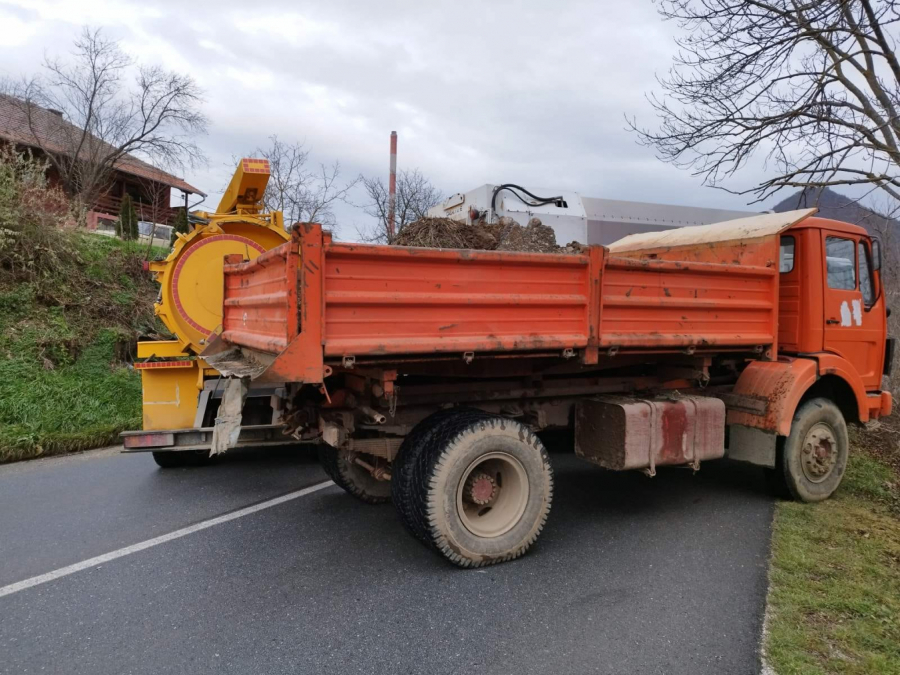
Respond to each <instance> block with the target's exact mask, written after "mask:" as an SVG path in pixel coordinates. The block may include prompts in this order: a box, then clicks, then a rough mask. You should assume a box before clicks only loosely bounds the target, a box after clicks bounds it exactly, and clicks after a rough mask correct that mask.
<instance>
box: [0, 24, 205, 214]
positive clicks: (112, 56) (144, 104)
mask: <svg viewBox="0 0 900 675" xmlns="http://www.w3.org/2000/svg"><path fill="white" fill-rule="evenodd" d="M43 68H44V73H43V74H42V75H39V76H35V77H33V78H30V79H26V80H24V81H22V82H19V83H6V84H5V86H4V87H3V89H4V90H5V93H7V94H9V95H11V96H12V100H13V102H14V103H15V105H17V106H18V107H19V110H20V111H21V113H22V115H23V117H24V119H25V120H26V123H27V127H28V135H29V137H30V138H29V140H28V144H29V145H33V146H36V147H37V148H39V149H40V150H41V151H42V153H43V154H44V155H45V156H46V157H47V159H48V161H49V162H50V164H51V166H52V167H53V168H54V169H55V170H56V172H57V173H58V175H59V179H60V181H61V183H62V185H63V187H64V188H65V189H66V191H67V192H68V193H69V194H71V195H72V196H73V197H74V198H75V199H76V200H77V201H78V202H80V205H81V206H82V207H83V208H87V207H89V206H90V205H91V204H92V203H93V202H94V201H95V200H96V198H97V197H98V196H100V195H101V194H103V192H104V191H105V190H107V189H108V187H109V183H110V180H109V179H110V176H111V173H112V171H113V169H114V168H115V167H117V166H118V165H120V164H127V162H128V161H133V160H132V158H131V157H129V155H133V156H136V157H140V158H145V159H147V160H150V161H153V162H154V163H156V164H157V165H161V166H166V167H169V168H172V167H176V166H184V165H193V164H195V163H196V162H198V161H201V160H202V159H203V154H202V152H201V150H200V148H199V147H198V146H197V145H196V143H195V142H194V138H196V136H197V135H198V134H201V133H204V132H205V130H206V125H207V119H206V117H205V116H204V115H203V114H202V113H201V112H200V111H199V106H200V104H201V102H202V99H201V92H200V89H199V88H198V87H197V85H196V83H195V82H194V80H193V79H192V78H191V77H189V76H187V75H179V74H177V73H172V72H168V71H165V70H163V69H162V68H160V67H158V66H144V65H137V66H136V65H135V64H134V63H133V62H132V60H131V59H130V58H129V57H128V56H127V55H126V54H125V53H124V52H123V51H122V50H121V48H120V47H119V45H118V43H116V42H115V41H112V40H109V39H107V38H106V37H104V36H103V34H102V33H101V31H100V30H99V29H96V30H91V29H88V28H85V29H84V30H83V32H82V34H81V36H80V37H79V38H78V39H77V40H76V41H75V49H74V51H73V53H72V55H71V58H70V59H68V60H62V59H57V58H49V57H48V58H47V59H45V62H44V64H43ZM131 76H133V77H134V80H133V81H130V78H131Z"/></svg>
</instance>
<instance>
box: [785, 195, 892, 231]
mask: <svg viewBox="0 0 900 675" xmlns="http://www.w3.org/2000/svg"><path fill="white" fill-rule="evenodd" d="M812 206H814V207H816V208H818V209H819V212H818V213H817V214H816V215H818V216H821V217H823V218H831V219H833V220H842V221H844V222H846V223H853V224H854V225H861V226H862V227H864V228H866V229H867V230H869V232H873V233H883V232H885V231H886V230H887V228H888V227H894V226H896V225H898V224H900V223H898V222H897V221H896V220H894V219H891V218H887V217H885V216H883V215H881V214H879V213H876V212H875V211H873V210H872V209H869V208H866V207H865V206H863V205H862V204H860V203H859V202H858V201H856V200H854V199H851V198H850V197H845V196H844V195H842V194H839V193H837V192H835V191H834V190H829V189H828V188H824V189H821V190H819V189H814V188H807V189H805V190H799V191H798V192H796V193H795V194H793V195H791V196H790V197H788V198H787V199H784V200H783V201H781V202H779V203H778V204H776V205H775V206H774V207H773V208H772V210H773V211H775V212H776V213H782V212H784V211H791V210H793V209H803V208H808V207H812Z"/></svg>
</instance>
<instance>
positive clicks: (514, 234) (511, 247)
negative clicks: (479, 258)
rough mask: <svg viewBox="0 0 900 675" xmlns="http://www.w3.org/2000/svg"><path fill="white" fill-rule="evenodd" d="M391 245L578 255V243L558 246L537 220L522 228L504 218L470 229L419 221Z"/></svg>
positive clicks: (445, 220) (463, 225)
mask: <svg viewBox="0 0 900 675" xmlns="http://www.w3.org/2000/svg"><path fill="white" fill-rule="evenodd" d="M394 245H395V246H422V247H427V248H468V249H475V250H479V251H527V252H531V253H580V252H581V249H582V246H581V244H579V243H578V242H572V243H571V244H569V245H568V246H565V247H562V246H559V245H558V244H557V243H556V234H555V233H554V232H553V228H552V227H550V226H549V225H544V224H543V223H542V222H541V221H540V219H539V218H532V219H531V220H529V221H528V225H526V226H525V227H522V226H521V225H519V223H517V222H516V221H515V220H513V219H512V218H507V217H503V218H500V219H499V220H498V221H497V222H496V223H485V222H484V221H478V222H476V223H474V224H472V225H469V224H467V223H463V222H460V221H458V220H452V219H450V218H422V219H421V220H417V221H415V222H413V223H410V224H409V225H407V226H406V227H404V228H403V229H402V230H401V231H400V234H398V235H397V238H396V239H395V240H394Z"/></svg>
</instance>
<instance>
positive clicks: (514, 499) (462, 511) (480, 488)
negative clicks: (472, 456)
mask: <svg viewBox="0 0 900 675" xmlns="http://www.w3.org/2000/svg"><path fill="white" fill-rule="evenodd" d="M528 494H529V487H528V474H527V473H525V467H524V466H522V463H521V462H520V461H519V460H518V459H516V458H515V457H513V456H512V455H509V454H507V453H505V452H490V453H487V454H485V455H482V456H481V457H479V458H478V459H476V460H475V461H474V462H472V463H471V464H470V465H469V467H468V468H467V469H466V470H465V472H464V473H463V475H462V478H461V479H460V481H459V486H458V487H457V490H456V508H457V511H458V513H459V518H460V520H462V523H463V525H464V526H465V528H466V529H467V530H469V532H471V533H472V534H474V535H475V536H476V537H485V538H491V537H499V536H500V535H502V534H505V533H506V532H509V531H510V530H511V529H512V528H513V527H515V526H516V524H517V523H518V522H519V520H521V518H522V514H523V513H525V507H526V506H527V505H528Z"/></svg>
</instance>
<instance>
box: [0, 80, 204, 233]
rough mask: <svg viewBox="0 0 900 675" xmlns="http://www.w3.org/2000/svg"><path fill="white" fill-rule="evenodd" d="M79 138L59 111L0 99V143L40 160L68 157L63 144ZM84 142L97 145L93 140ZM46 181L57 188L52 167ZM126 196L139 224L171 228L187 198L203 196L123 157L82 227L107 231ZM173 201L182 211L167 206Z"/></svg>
mask: <svg viewBox="0 0 900 675" xmlns="http://www.w3.org/2000/svg"><path fill="white" fill-rule="evenodd" d="M26 111H27V112H26ZM81 136H84V134H83V132H82V130H81V129H80V128H78V127H77V126H75V125H73V124H71V123H70V122H68V121H66V120H65V119H63V115H62V113H60V112H59V111H56V110H51V109H49V108H41V107H38V106H36V105H34V104H27V105H26V104H25V103H24V102H23V101H21V100H19V99H15V98H13V97H12V96H7V95H3V94H0V142H4V141H5V142H7V143H12V144H13V145H15V146H16V147H17V148H20V149H23V150H24V149H30V150H31V151H32V153H33V154H34V155H35V156H36V157H40V156H42V155H44V154H46V153H59V154H69V153H71V147H72V145H71V143H69V142H67V140H70V139H71V138H78V137H81ZM90 138H91V139H93V140H94V141H95V142H96V143H103V142H102V141H100V140H99V139H97V138H96V137H93V136H90ZM110 149H111V150H112V148H111V147H110ZM47 176H48V178H49V180H50V182H51V183H53V184H58V185H61V184H62V182H61V181H60V178H59V174H58V172H57V171H56V169H55V168H54V167H53V166H52V165H51V166H50V167H49V169H48V172H47ZM173 191H174V192H173ZM126 194H127V195H131V198H132V200H133V201H134V205H135V209H136V210H137V213H138V218H139V219H140V220H142V221H146V222H151V223H157V224H160V225H171V224H172V222H173V221H174V220H175V216H176V214H177V212H178V211H179V209H180V208H185V207H187V205H188V198H189V196H190V195H199V196H202V197H205V196H206V193H204V192H201V191H200V190H199V189H197V188H196V187H194V186H193V185H191V184H190V183H188V182H186V181H185V180H184V179H183V178H178V177H177V176H173V175H172V174H170V173H168V172H166V171H163V170H162V169H158V168H156V167H155V166H153V165H152V164H148V163H147V162H145V161H143V160H141V159H138V158H137V157H134V156H133V155H129V154H125V155H123V156H122V157H121V158H119V159H118V160H117V161H116V162H115V165H114V171H113V172H112V176H111V178H110V180H109V181H108V185H106V186H105V187H104V188H103V189H101V190H100V191H99V193H98V194H97V196H96V197H95V198H94V200H93V204H91V205H90V208H89V210H88V214H87V225H88V227H89V228H91V229H96V228H98V227H99V228H101V229H108V228H109V227H111V226H112V225H113V224H114V223H115V221H116V220H117V219H118V217H119V207H120V206H121V204H122V198H123V197H124V196H125V195H126ZM173 199H174V200H177V202H182V203H183V204H184V206H175V207H173V206H171V204H172V201H173Z"/></svg>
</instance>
